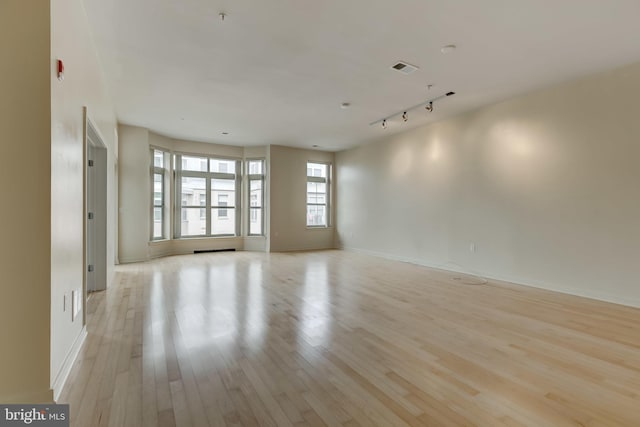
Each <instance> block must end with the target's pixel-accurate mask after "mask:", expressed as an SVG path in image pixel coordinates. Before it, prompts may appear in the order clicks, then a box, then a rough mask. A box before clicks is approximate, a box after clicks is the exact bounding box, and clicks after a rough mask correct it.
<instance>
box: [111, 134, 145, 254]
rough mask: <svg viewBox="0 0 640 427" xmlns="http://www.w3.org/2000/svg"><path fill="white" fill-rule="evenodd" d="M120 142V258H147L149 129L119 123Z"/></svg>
mask: <svg viewBox="0 0 640 427" xmlns="http://www.w3.org/2000/svg"><path fill="white" fill-rule="evenodd" d="M118 145H119V153H120V159H119V162H118V199H119V204H118V206H119V208H118V225H119V227H118V260H119V261H120V262H121V263H127V262H136V261H146V260H148V259H149V247H148V242H149V230H150V228H149V227H150V224H149V220H150V218H149V215H150V214H151V207H150V206H151V205H150V204H151V195H150V188H151V181H150V180H151V177H150V171H149V166H150V159H149V131H148V130H147V129H143V128H140V127H135V126H122V125H120V126H119V127H118Z"/></svg>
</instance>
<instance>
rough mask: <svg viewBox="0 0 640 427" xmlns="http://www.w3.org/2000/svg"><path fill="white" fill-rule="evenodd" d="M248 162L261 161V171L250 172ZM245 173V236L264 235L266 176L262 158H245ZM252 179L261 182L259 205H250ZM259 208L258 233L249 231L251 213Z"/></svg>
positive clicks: (264, 163)
mask: <svg viewBox="0 0 640 427" xmlns="http://www.w3.org/2000/svg"><path fill="white" fill-rule="evenodd" d="M250 162H261V163H262V168H261V170H262V173H259V174H255V173H254V174H252V173H251V171H250V170H249V164H250ZM245 165H246V168H247V170H246V174H247V177H248V181H247V211H248V215H247V236H264V235H265V230H264V226H265V206H264V201H265V191H266V189H265V181H266V180H265V176H266V169H265V168H266V162H265V159H264V158H253V159H247V160H246V163H245ZM252 181H259V182H261V183H262V184H261V185H262V187H261V188H262V199H261V200H260V205H259V206H251V182H252ZM258 209H261V210H262V215H261V219H260V221H261V222H262V224H261V226H260V230H261V232H260V233H251V213H252V212H253V211H254V210H258Z"/></svg>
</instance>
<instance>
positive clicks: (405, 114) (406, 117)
mask: <svg viewBox="0 0 640 427" xmlns="http://www.w3.org/2000/svg"><path fill="white" fill-rule="evenodd" d="M455 94H456V93H455V92H446V93H445V94H444V95H440V96H437V97H435V98H432V99H429V100H427V101H425V102H421V103H420V104H416V105H414V106H412V107H409V108H406V109H404V110H400V111H398V112H397V113H393V114H390V115H388V116H387V117H383V118H381V119H378V120H376V121H375V122H371V123H369V126H372V125H375V124H378V123H382V129H386V128H387V120H389V119H390V118H392V117H396V116H401V117H402V120H403V121H405V122H406V121H408V120H409V115H408V112H409V111H411V110H415V109H416V108H421V107H424V109H425V110H427V111H428V112H430V113H431V112H433V103H434V102H436V101H438V100H440V99H442V98H446V97H448V96H452V95H455Z"/></svg>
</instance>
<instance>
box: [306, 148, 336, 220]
mask: <svg viewBox="0 0 640 427" xmlns="http://www.w3.org/2000/svg"><path fill="white" fill-rule="evenodd" d="M310 163H311V164H317V165H324V166H325V167H326V168H327V170H326V172H327V177H326V178H324V177H321V176H309V164H310ZM306 169H307V184H308V183H310V182H318V183H324V184H325V188H326V189H327V193H326V196H325V203H309V191H308V189H307V188H308V185H307V186H305V201H306V204H307V207H306V209H305V217H306V219H305V223H306V224H307V228H328V227H330V226H331V203H330V201H331V173H332V167H331V163H329V162H320V161H317V160H307V168H306ZM311 171H312V172H311V173H313V168H312V169H311ZM309 206H325V212H326V223H325V224H322V225H310V224H309V216H308V212H309Z"/></svg>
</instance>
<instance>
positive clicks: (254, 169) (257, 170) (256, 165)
mask: <svg viewBox="0 0 640 427" xmlns="http://www.w3.org/2000/svg"><path fill="white" fill-rule="evenodd" d="M249 175H262V160H249Z"/></svg>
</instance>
